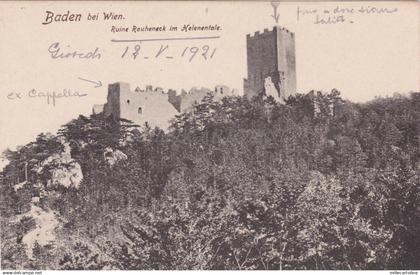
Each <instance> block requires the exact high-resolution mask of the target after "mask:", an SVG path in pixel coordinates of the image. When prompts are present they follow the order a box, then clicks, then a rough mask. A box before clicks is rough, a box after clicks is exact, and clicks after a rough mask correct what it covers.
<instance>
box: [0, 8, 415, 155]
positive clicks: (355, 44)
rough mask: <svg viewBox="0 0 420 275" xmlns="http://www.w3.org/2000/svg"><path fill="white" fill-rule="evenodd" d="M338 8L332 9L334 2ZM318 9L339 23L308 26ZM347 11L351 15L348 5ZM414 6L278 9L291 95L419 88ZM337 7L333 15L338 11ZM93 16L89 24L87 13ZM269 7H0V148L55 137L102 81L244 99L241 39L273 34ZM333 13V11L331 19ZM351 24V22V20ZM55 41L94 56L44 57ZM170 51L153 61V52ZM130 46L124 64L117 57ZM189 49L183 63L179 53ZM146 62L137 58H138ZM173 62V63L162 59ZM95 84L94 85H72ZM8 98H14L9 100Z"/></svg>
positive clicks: (85, 109) (99, 99)
mask: <svg viewBox="0 0 420 275" xmlns="http://www.w3.org/2000/svg"><path fill="white" fill-rule="evenodd" d="M338 5H339V6H338ZM298 6H299V9H300V10H301V11H306V12H308V11H312V12H313V11H314V10H316V12H317V13H319V14H320V15H321V16H322V18H324V19H327V16H326V12H325V10H327V11H329V12H330V13H332V14H331V16H333V15H334V9H335V8H337V7H338V8H339V9H340V14H342V13H343V12H345V10H343V9H347V10H346V11H347V12H346V14H344V19H345V22H339V23H336V24H314V22H315V21H316V20H317V19H316V14H312V15H310V14H306V15H304V14H301V15H300V16H299V20H298V17H297V9H298ZM362 6H363V8H364V9H370V8H372V7H378V8H379V7H382V8H387V9H388V10H389V11H391V10H392V9H395V8H397V9H398V10H397V11H395V12H391V13H388V14H377V13H371V14H369V15H367V14H366V12H364V13H363V14H362V13H360V12H357V10H358V9H360V8H362ZM351 8H353V9H354V10H353V12H352V13H351V12H350V9H351ZM418 8H419V5H418V4H416V3H415V2H411V3H407V2H400V3H393V2H383V3H376V2H375V3H374V2H370V3H366V2H365V3H357V2H346V3H334V2H327V3H320V2H316V3H315V2H313V3H306V4H305V3H297V2H286V3H281V5H280V6H279V7H278V13H279V23H278V24H279V25H281V26H284V27H286V28H288V29H289V30H291V31H292V32H294V33H295V35H296V66H297V87H298V92H301V93H305V92H308V91H310V90H312V89H315V90H323V91H330V90H331V89H332V88H336V89H338V90H339V91H341V93H342V96H343V97H344V98H347V99H350V100H353V101H358V102H363V101H366V100H370V99H373V98H374V97H375V96H386V95H392V94H393V93H395V92H401V93H407V92H409V91H418V90H419V75H420V74H419V62H418V60H420V59H419V41H420V39H419V38H420V37H419V32H418V30H419V16H418V14H419V9H418ZM46 11H51V12H54V13H55V14H59V13H66V12H67V11H70V12H71V13H80V14H82V20H81V21H80V22H66V23H63V22H53V23H51V24H47V25H43V24H42V22H43V21H45V18H46ZM337 11H338V10H336V12H337ZM89 12H90V13H92V14H97V13H99V16H100V20H98V21H87V20H86V17H87V14H88V13H89ZM103 12H114V13H117V14H122V15H123V16H124V18H125V19H124V20H120V21H103V20H102V17H103V15H102V13H103ZM271 14H273V8H272V6H271V5H270V3H269V2H242V3H241V2H225V3H223V2H200V3H197V2H184V3H182V2H169V3H162V2H160V3H151V2H138V3H133V2H132V3H128V2H119V3H111V2H102V3H101V2H88V3H76V2H67V3H59V2H54V3H48V2H39V3H36V2H21V3H7V2H2V3H0V28H1V29H0V33H1V40H2V42H1V44H0V61H1V62H0V110H1V111H0V135H1V136H0V142H1V144H0V150H1V151H3V150H4V149H6V148H7V147H10V148H15V147H16V146H17V145H23V144H25V143H27V142H29V141H31V140H33V139H34V138H35V137H36V135H38V134H39V133H41V132H55V131H56V130H57V129H58V128H59V127H60V125H63V124H65V123H66V122H68V121H69V120H71V119H72V118H76V117H77V116H78V115H79V114H84V115H88V114H90V113H91V109H92V105H93V104H102V103H104V102H105V101H106V94H107V85H108V84H109V83H113V82H117V81H124V82H128V83H130V85H131V87H132V88H133V89H134V88H135V87H136V86H140V87H144V86H145V85H146V84H152V85H154V86H160V87H162V88H164V89H165V90H166V89H169V88H171V89H176V90H178V91H179V90H180V89H182V88H184V89H186V90H189V89H190V88H191V87H192V86H198V87H201V86H205V87H209V88H213V87H214V86H215V85H217V84H225V85H228V86H230V87H232V88H236V89H238V90H239V92H240V93H242V85H243V84H242V81H243V78H244V77H245V76H246V44H245V42H246V34H248V33H254V32H255V31H262V30H263V29H264V28H272V27H273V26H274V25H275V21H274V19H273V18H272V17H271ZM336 15H338V14H336ZM350 21H351V22H350ZM184 24H195V25H199V26H200V25H209V24H211V25H216V24H217V25H219V26H220V27H221V31H209V32H187V33H185V32H180V31H178V32H168V31H166V32H155V33H132V32H129V33H112V32H111V27H112V26H113V25H114V26H116V27H128V28H129V29H131V28H132V26H133V25H136V26H139V27H141V26H145V25H148V26H162V25H166V28H169V26H170V25H172V26H178V27H179V29H180V28H181V27H182V26H183V25H184ZM191 36H220V38H219V39H212V40H183V41H154V42H143V43H142V45H141V50H140V52H139V55H138V56H137V58H136V59H135V60H133V59H132V58H131V59H130V56H132V55H130V54H131V52H132V51H133V50H134V46H135V45H136V43H125V42H123V43H112V42H111V41H110V40H111V39H150V38H179V37H191ZM54 42H58V43H60V46H61V47H62V48H63V49H64V50H65V51H74V50H77V51H80V52H89V51H93V50H95V48H98V49H99V52H100V53H101V59H99V60H98V59H95V60H85V59H60V60H58V59H52V58H51V56H50V53H49V52H48V48H49V47H50V45H51V44H52V43H54ZM166 45H168V48H167V49H166V50H165V51H164V52H163V53H162V54H161V55H160V56H159V58H155V57H154V56H155V55H156V54H157V53H158V52H159V50H160V49H162V48H161V47H163V48H164V47H165V46H166ZM205 45H208V49H209V50H208V52H209V53H212V52H213V50H214V49H216V51H215V52H214V55H213V58H211V59H210V58H207V60H204V58H203V57H202V56H201V55H200V53H201V52H200V53H199V54H197V56H195V57H194V58H193V59H192V60H191V62H189V61H188V60H189V58H190V56H191V52H189V50H190V48H191V47H194V46H197V47H200V48H202V47H203V46H205ZM126 46H129V49H128V51H127V54H126V56H125V58H121V55H122V54H123V53H124V51H125V48H126ZM186 47H189V48H187V51H186V54H185V55H184V57H180V56H181V54H182V52H183V50H184V49H185V48H186ZM145 56H147V57H149V58H148V59H145V58H144V57H145ZM166 56H173V58H166ZM78 77H82V78H85V79H88V80H95V81H96V80H100V81H102V83H103V86H102V87H99V88H94V85H93V84H90V83H88V82H84V81H81V80H79V79H78ZM31 89H36V90H37V91H62V90H63V89H70V90H71V91H80V92H81V93H86V94H87V96H85V97H81V98H67V99H58V100H57V102H56V105H55V106H52V104H49V105H48V104H47V102H46V99H45V98H28V97H27V96H25V94H26V93H27V91H29V90H31ZM10 92H17V93H22V94H23V96H22V97H23V98H22V99H15V100H9V99H7V95H8V94H9V93H10Z"/></svg>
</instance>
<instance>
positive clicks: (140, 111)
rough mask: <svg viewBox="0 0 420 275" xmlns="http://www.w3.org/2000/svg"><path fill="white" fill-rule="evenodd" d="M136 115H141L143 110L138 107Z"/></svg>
mask: <svg viewBox="0 0 420 275" xmlns="http://www.w3.org/2000/svg"><path fill="white" fill-rule="evenodd" d="M137 113H138V114H139V115H141V114H142V113H143V109H142V108H141V107H139V109H138V110H137Z"/></svg>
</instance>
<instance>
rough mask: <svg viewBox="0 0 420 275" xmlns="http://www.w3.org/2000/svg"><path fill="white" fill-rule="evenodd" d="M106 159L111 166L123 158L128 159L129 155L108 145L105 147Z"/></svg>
mask: <svg viewBox="0 0 420 275" xmlns="http://www.w3.org/2000/svg"><path fill="white" fill-rule="evenodd" d="M104 159H105V161H106V162H107V163H108V164H109V165H110V166H113V165H114V164H116V163H117V162H119V161H121V160H126V159H127V155H126V154H124V153H123V152H121V151H120V150H118V149H115V150H113V149H112V148H109V147H108V148H106V149H105V152H104Z"/></svg>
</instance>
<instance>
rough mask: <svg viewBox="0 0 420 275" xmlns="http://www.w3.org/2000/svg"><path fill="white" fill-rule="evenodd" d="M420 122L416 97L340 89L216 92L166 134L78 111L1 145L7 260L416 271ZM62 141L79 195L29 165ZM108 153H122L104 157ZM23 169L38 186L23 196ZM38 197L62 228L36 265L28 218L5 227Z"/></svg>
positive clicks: (28, 264) (93, 265) (52, 264)
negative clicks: (244, 94)
mask: <svg viewBox="0 0 420 275" xmlns="http://www.w3.org/2000/svg"><path fill="white" fill-rule="evenodd" d="M314 100H315V101H316V102H317V105H316V107H315V108H314V104H313V103H314ZM332 103H333V104H332ZM419 127H420V94H419V93H412V94H411V95H410V96H408V97H403V96H394V97H392V98H385V99H377V100H374V101H372V102H369V103H366V104H354V103H351V102H348V101H343V100H342V99H341V98H340V97H339V94H338V93H337V92H332V93H331V94H327V95H323V94H320V93H318V94H317V95H316V96H313V97H310V96H301V95H299V96H296V97H294V98H290V99H289V100H288V102H287V104H286V105H279V104H277V103H275V102H274V101H273V100H272V99H271V98H268V99H265V100H263V99H258V98H256V99H254V100H252V101H249V100H247V99H245V98H239V97H232V98H225V99H224V100H223V101H222V102H214V101H213V100H212V98H211V97H208V98H206V99H205V100H204V101H203V102H202V103H200V104H199V105H197V106H195V107H194V109H193V110H192V111H191V112H189V113H185V114H182V115H180V116H178V117H177V118H176V119H174V121H173V124H172V129H171V131H170V132H169V133H167V134H165V133H164V132H163V131H161V130H159V129H150V128H149V127H147V126H146V127H141V128H139V129H137V127H135V125H132V124H130V123H129V122H128V121H122V122H121V121H120V122H117V121H114V120H112V119H110V118H103V117H102V116H100V115H94V116H91V117H83V116H80V117H79V118H78V119H75V120H73V121H71V122H70V123H68V124H66V125H64V126H63V127H62V129H61V130H60V131H59V135H58V136H52V135H44V134H43V135H40V136H39V137H38V139H37V140H36V141H35V142H33V143H30V144H28V145H26V146H23V147H21V148H19V149H18V150H17V151H8V152H5V154H4V155H5V156H6V157H7V158H8V159H9V161H10V164H9V165H8V166H7V167H6V168H5V169H4V172H3V175H2V186H1V188H2V190H1V194H4V196H2V200H1V201H2V203H1V211H2V214H1V216H2V229H3V230H2V236H1V237H2V247H1V249H2V267H3V268H6V269H7V268H11V269H14V268H36V269H39V268H42V269H420V265H419V264H420V258H419V257H420V192H419V191H420V190H419V189H420V183H419V182H420V180H419V170H420V149H419V133H420V129H419ZM63 138H64V140H66V142H68V143H69V144H70V146H71V155H72V158H73V159H74V160H75V161H77V162H78V163H79V164H80V165H81V167H82V171H83V182H82V184H81V187H80V188H79V189H74V188H69V189H67V188H64V187H63V188H60V187H54V188H52V187H49V186H48V185H47V184H46V182H47V181H48V178H49V177H50V175H49V174H48V171H49V170H48V169H44V171H46V172H45V173H42V174H39V173H36V171H35V169H32V168H33V167H35V166H36V165H38V164H39V163H40V162H42V161H43V160H45V159H46V158H47V157H48V156H50V155H51V154H54V153H56V152H58V151H60V150H61V149H62V148H61V146H62V145H61V143H60V140H62V139H63ZM106 148H112V149H114V150H117V149H118V150H120V151H121V152H123V153H124V154H125V155H126V156H127V159H125V160H121V161H119V162H117V163H116V164H114V165H109V163H107V162H106V160H105V159H104V150H106ZM24 165H27V170H28V171H29V175H28V179H30V180H29V182H30V184H27V185H26V186H25V187H24V188H22V189H20V190H19V191H18V192H15V190H14V189H13V185H14V184H16V183H17V182H19V180H21V179H22V178H23V177H24V175H23V174H22V173H23V172H22V171H23V167H24ZM40 194H47V195H44V196H41V195H40ZM34 196H41V201H40V205H41V206H42V207H43V208H44V209H51V210H52V211H55V212H56V213H58V215H59V216H60V219H61V226H60V227H59V228H57V229H56V234H57V238H56V239H57V241H56V242H55V243H53V244H51V245H48V246H40V245H38V244H36V245H35V247H34V249H33V252H34V255H35V257H34V258H32V259H28V257H27V256H26V255H25V253H24V252H23V251H24V250H25V248H24V247H23V244H22V243H21V240H20V239H21V237H22V236H23V235H24V234H25V233H26V232H28V231H30V230H31V228H33V225H32V224H31V221H30V220H27V221H21V222H20V223H18V224H16V223H9V221H11V220H13V219H14V218H15V217H16V216H17V215H19V214H22V213H24V212H26V211H27V210H28V209H29V208H30V204H31V197H34Z"/></svg>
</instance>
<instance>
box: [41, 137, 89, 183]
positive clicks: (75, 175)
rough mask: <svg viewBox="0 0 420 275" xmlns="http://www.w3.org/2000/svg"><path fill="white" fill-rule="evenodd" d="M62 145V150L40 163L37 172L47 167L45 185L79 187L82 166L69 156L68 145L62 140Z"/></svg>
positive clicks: (81, 178)
mask: <svg viewBox="0 0 420 275" xmlns="http://www.w3.org/2000/svg"><path fill="white" fill-rule="evenodd" d="M63 145H64V150H63V152H61V153H58V154H53V155H51V156H49V157H48V158H47V159H46V160H44V161H43V162H42V163H41V165H40V167H39V168H38V171H37V172H38V173H41V172H43V171H45V169H48V171H49V172H50V173H51V178H50V179H49V180H48V182H47V186H58V185H61V186H64V187H67V188H69V187H73V188H79V186H80V183H81V182H82V180H83V173H82V168H81V167H80V164H79V163H77V162H76V161H75V160H74V159H73V158H72V157H71V154H70V145H69V144H68V143H66V142H63Z"/></svg>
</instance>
